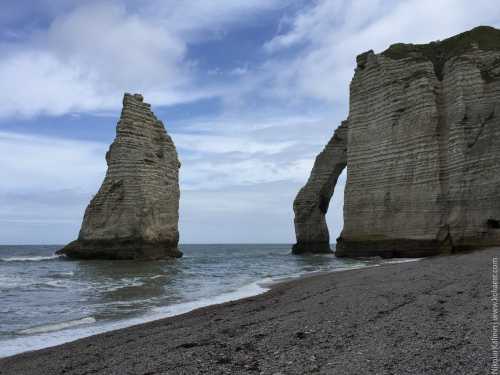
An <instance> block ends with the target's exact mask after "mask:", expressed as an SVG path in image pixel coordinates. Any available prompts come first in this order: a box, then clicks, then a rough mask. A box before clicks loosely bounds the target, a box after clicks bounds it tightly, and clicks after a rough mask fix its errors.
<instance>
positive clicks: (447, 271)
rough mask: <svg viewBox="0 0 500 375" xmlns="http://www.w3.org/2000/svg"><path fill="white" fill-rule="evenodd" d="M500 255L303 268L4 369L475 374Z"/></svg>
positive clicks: (5, 362)
mask: <svg viewBox="0 0 500 375" xmlns="http://www.w3.org/2000/svg"><path fill="white" fill-rule="evenodd" d="M499 254H500V250H499V249H498V248H495V249H488V250H480V251H477V252H473V253H467V254H458V255H451V256H438V257H433V258H426V259H423V260H421V261H410V262H395V263H386V264H383V266H376V267H363V268H359V269H353V270H352V271H357V272H343V271H344V270H339V271H334V272H327V273H323V274H317V275H305V276H302V277H300V278H298V279H295V280H286V281H281V282H278V283H277V284H274V285H272V286H271V289H270V290H268V291H267V292H264V293H262V294H259V295H254V296H250V297H247V298H243V299H238V300H233V301H229V302H224V303H221V304H215V305H210V306H206V307H201V308H198V309H195V310H192V311H190V312H186V313H183V314H181V315H176V316H173V317H168V318H164V319H160V320H154V321H151V322H148V323H143V324H139V325H134V326H131V327H128V328H122V329H118V330H113V331H108V332H106V333H102V334H99V335H95V336H89V337H86V338H83V339H79V340H76V341H72V342H69V343H65V344H62V345H59V346H55V347H50V348H46V349H42V350H39V351H32V352H25V353H21V354H17V355H14V356H11V357H6V358H2V359H0V374H2V375H4V374H38V373H39V374H60V373H70V374H71V373H75V374H76V373H79V372H84V371H83V370H86V371H95V372H97V373H117V374H118V373H142V372H147V371H151V373H156V372H167V373H174V374H177V373H178V374H184V373H185V374H197V373H204V372H205V373H206V372H208V373H237V374H238V373H245V374H246V373H257V374H258V373H259V372H260V373H263V374H268V373H269V374H273V373H275V372H279V371H282V372H283V373H284V374H295V373H296V374H300V373H310V372H312V373H314V372H318V373H323V371H325V372H324V373H330V372H335V373H340V374H342V373H345V374H350V373H360V374H363V373H367V374H368V373H376V371H381V373H385V372H384V371H386V372H390V371H389V370H391V371H393V372H394V373H433V371H434V372H436V371H441V372H440V373H450V374H451V373H481V371H479V369H481V370H485V369H486V368H487V366H488V365H489V358H490V342H489V332H490V330H491V327H490V324H489V322H490V320H491V319H490V318H491V314H490V311H489V310H488V307H489V308H491V306H490V304H491V303H490V301H489V299H488V298H487V296H488V295H489V293H490V292H491V269H490V268H491V257H492V256H498V255H499ZM345 271H347V270H345ZM488 271H489V272H490V273H488ZM430 276H432V277H430ZM455 289H456V290H455ZM443 290H444V291H446V293H445V294H443V293H442V291H443ZM441 294H443V295H441ZM417 302H418V303H417ZM480 305H482V307H481V306H480ZM422 307H425V308H423V309H422ZM479 307H481V308H479ZM407 309H408V311H404V310H407ZM457 314H458V315H457ZM399 325H403V326H404V327H398V326H399ZM416 328H418V329H416ZM394 340H396V341H397V345H390V344H394V342H393V341H394ZM464 340H465V341H464ZM420 341H421V342H420ZM416 343H419V344H418V345H417V346H418V348H416V347H415V345H416ZM443 344H447V345H448V347H449V348H452V347H454V348H455V349H453V350H451V351H450V350H449V351H448V352H446V350H445V355H444V357H443V354H438V352H437V351H436V350H437V349H438V348H437V346H440V345H443ZM450 345H451V346H450ZM410 349H411V350H410ZM359 353H362V357H361V358H360V354H359ZM382 354H383V355H382ZM396 354H397V355H396ZM431 354H432V355H431ZM472 356H474V357H477V358H476V359H475V360H474V361H472V360H470V361H468V360H467V359H468V358H471V357H472ZM478 356H479V357H478ZM313 357H314V359H313ZM385 357H387V358H388V359H387V360H384V358H385ZM448 357H449V358H448ZM141 358H142V359H141ZM193 358H199V359H200V360H201V362H199V361H197V360H194V361H193ZM422 358H425V361H423V362H422ZM453 358H454V360H456V363H455V364H454V363H453V361H452V359H453ZM478 358H479V359H478ZM412 359H413V360H412ZM356 361H358V362H356ZM464 366H465V367H464ZM464 368H466V369H467V371H465V372H461V371H462V370H463V369H464ZM63 369H64V372H63ZM132 369H133V370H132ZM174 369H175V370H174ZM257 369H258V370H257ZM431 369H432V371H431ZM458 369H462V370H458ZM396 370H397V371H396ZM130 371H131V372H130ZM169 371H170V372H169ZM273 371H274V372H273ZM412 371H413V372H412ZM452 371H455V372H452ZM457 371H458V372H457Z"/></svg>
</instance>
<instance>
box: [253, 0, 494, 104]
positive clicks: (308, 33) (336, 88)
mask: <svg viewBox="0 0 500 375" xmlns="http://www.w3.org/2000/svg"><path fill="white" fill-rule="evenodd" d="M284 24H286V25H287V26H288V27H287V28H285V30H286V31H284V32H282V33H280V34H279V35H276V36H275V37H273V38H272V39H270V40H269V41H268V42H267V43H266V44H265V45H264V47H263V48H264V50H265V51H267V52H268V54H269V59H268V61H267V62H266V64H265V65H264V67H263V69H262V72H261V76H260V77H259V80H258V82H257V81H256V83H255V86H254V87H252V86H251V85H249V87H250V89H249V91H250V92H251V91H252V90H254V89H255V87H257V86H258V87H270V88H271V89H270V90H269V91H270V92H272V93H274V95H276V96H278V97H289V96H291V94H290V93H292V95H293V97H298V98H317V99H319V100H324V101H326V102H330V103H341V104H342V105H346V104H347V99H348V87H349V81H350V79H351V78H352V75H353V70H354V68H355V61H356V55H358V54H360V53H362V52H365V51H367V50H370V49H373V50H375V51H376V52H381V51H383V50H385V49H386V48H388V47H389V45H391V44H393V43H397V42H405V43H427V42H429V41H432V40H438V39H444V38H447V37H450V36H452V35H455V34H457V33H460V32H463V31H465V30H468V29H471V28H473V27H475V26H478V25H491V26H497V27H498V26H500V8H499V7H498V6H496V4H495V3H494V2H492V1H489V0H478V1H473V2H472V1H468V0H407V1H385V0H384V1H382V0H368V1H367V0H354V1H344V0H319V1H316V2H314V3H312V4H311V5H310V6H309V7H308V8H306V9H305V10H302V11H299V12H298V13H297V14H295V15H294V16H290V15H287V16H286V18H285V19H284ZM283 52H286V54H285V57H282V56H283ZM290 56H291V57H290ZM263 82H265V84H263Z"/></svg>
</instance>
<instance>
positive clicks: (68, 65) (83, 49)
mask: <svg viewBox="0 0 500 375" xmlns="http://www.w3.org/2000/svg"><path fill="white" fill-rule="evenodd" d="M278 3H279V1H262V0H250V1H246V2H242V1H220V2H212V1H197V2H178V1H155V0H150V1H147V2H143V3H141V6H140V8H137V3H135V2H130V3H127V2H123V1H122V2H119V1H109V2H96V1H92V2H82V3H81V4H80V5H78V6H74V7H73V8H71V9H70V10H67V11H65V12H61V13H60V14H58V15H56V16H55V17H54V18H53V19H52V21H51V23H50V26H49V27H48V28H47V29H45V30H36V31H34V32H33V34H32V35H31V36H30V37H28V38H27V39H26V40H25V41H24V42H20V41H19V42H16V44H15V45H13V44H4V45H1V46H0V51H1V52H2V55H3V56H2V61H1V62H0V82H2V90H1V91H0V103H1V104H0V117H10V116H34V115H37V114H40V113H44V114H49V115H61V114H65V113H68V112H71V111H82V112H86V111H99V110H109V109H116V108H118V107H119V106H120V100H121V96H122V94H123V92H125V91H131V92H142V93H144V94H145V95H146V96H147V97H148V98H149V101H150V102H151V103H152V104H157V105H159V104H161V105H166V104H175V103H181V102H188V101H193V100H196V99H200V98H204V97H209V96H217V95H219V94H220V92H219V89H217V88H210V87H203V86H202V84H201V83H200V82H195V81H196V73H197V72H196V62H194V61H190V60H189V59H188V58H187V56H186V51H187V46H188V43H190V42H192V41H193V40H195V39H196V38H211V37H212V36H211V34H210V33H207V30H209V31H210V30H212V31H213V30H216V29H219V28H222V27H224V26H225V25H226V24H228V23H232V22H236V21H238V20H239V19H240V18H239V17H240V16H241V15H242V14H244V13H248V14H249V15H251V14H254V13H256V12H259V11H263V10H267V9H270V8H272V7H276V6H277V4H278Z"/></svg>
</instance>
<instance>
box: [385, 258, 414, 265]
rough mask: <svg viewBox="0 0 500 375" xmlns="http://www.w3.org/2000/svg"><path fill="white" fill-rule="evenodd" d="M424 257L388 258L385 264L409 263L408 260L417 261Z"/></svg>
mask: <svg viewBox="0 0 500 375" xmlns="http://www.w3.org/2000/svg"><path fill="white" fill-rule="evenodd" d="M422 259H424V258H402V259H397V260H388V261H385V262H384V263H385V264H396V263H408V262H417V261H419V260H422Z"/></svg>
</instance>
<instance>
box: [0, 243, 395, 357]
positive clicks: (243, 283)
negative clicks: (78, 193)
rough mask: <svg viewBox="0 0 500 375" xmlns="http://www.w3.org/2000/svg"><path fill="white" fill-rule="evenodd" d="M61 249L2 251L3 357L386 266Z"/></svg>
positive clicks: (240, 254) (210, 250) (275, 253)
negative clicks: (101, 255) (129, 256)
mask: <svg viewBox="0 0 500 375" xmlns="http://www.w3.org/2000/svg"><path fill="white" fill-rule="evenodd" d="M59 248H60V246H0V302H1V303H0V357H5V356H9V355H13V354H16V353H21V352H24V351H29V350H36V349H40V348H44V347H48V346H53V345H58V344H61V343H64V342H68V341H72V340H75V339H78V338H81V337H86V336H89V335H93V334H97V333H101V332H105V331H109V330H112V329H118V328H124V327H127V326H131V325H135V324H140V323H144V322H147V321H151V320H156V319H160V318H163V317H168V316H173V315H177V314H181V313H184V312H188V311H191V310H193V309H195V308H198V307H203V306H207V305H211V304H215V303H222V302H226V301H229V300H236V299H240V298H244V297H248V296H252V295H256V294H259V293H262V292H264V291H266V290H267V289H268V288H269V285H270V284H272V283H273V282H276V281H279V280H284V279H289V278H294V277H300V276H303V275H307V274H313V273H316V272H329V271H335V270H345V269H355V268H359V267H366V266H374V265H378V264H382V263H383V261H382V260H380V259H378V258H374V259H367V260H351V259H339V258H336V257H335V256H334V255H314V256H292V255H290V249H291V246H290V245H248V244H244V245H236V244H235V245H181V246H180V248H181V251H182V252H183V253H184V257H183V258H181V259H168V260H162V261H154V262H153V261H151V262H150V261H140V262H133V261H115V262H113V261H70V260H67V259H65V258H64V257H58V256H54V252H55V251H56V250H57V249H59ZM400 261H401V260H400Z"/></svg>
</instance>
